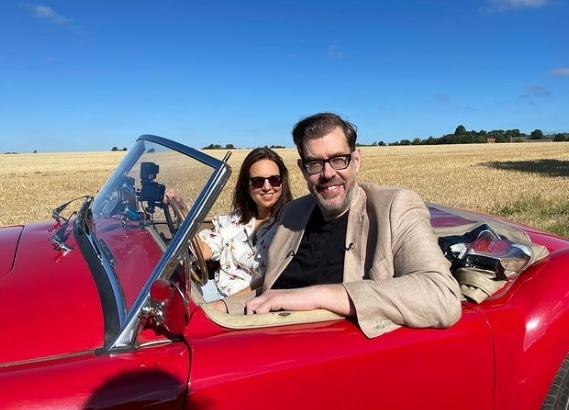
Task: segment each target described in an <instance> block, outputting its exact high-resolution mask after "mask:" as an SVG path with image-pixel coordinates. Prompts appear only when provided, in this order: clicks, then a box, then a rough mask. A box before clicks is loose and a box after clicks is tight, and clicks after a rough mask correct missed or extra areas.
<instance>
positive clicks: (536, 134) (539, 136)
mask: <svg viewBox="0 0 569 410" xmlns="http://www.w3.org/2000/svg"><path fill="white" fill-rule="evenodd" d="M529 137H530V139H532V140H540V139H543V138H544V136H543V132H542V131H541V130H538V129H536V130H533V131H532V132H531V134H530V135H529Z"/></svg>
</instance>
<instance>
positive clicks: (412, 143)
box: [411, 138, 421, 145]
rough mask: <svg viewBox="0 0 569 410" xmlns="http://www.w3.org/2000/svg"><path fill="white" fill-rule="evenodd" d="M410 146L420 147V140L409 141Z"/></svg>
mask: <svg viewBox="0 0 569 410" xmlns="http://www.w3.org/2000/svg"><path fill="white" fill-rule="evenodd" d="M411 145H421V139H420V138H414V139H413V141H411Z"/></svg>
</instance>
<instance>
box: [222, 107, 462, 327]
mask: <svg viewBox="0 0 569 410" xmlns="http://www.w3.org/2000/svg"><path fill="white" fill-rule="evenodd" d="M356 138H357V133H356V128H355V126H353V125H352V124H351V123H349V122H347V121H344V120H343V119H342V118H340V117H339V116H338V115H336V114H331V113H320V114H316V115H313V116H310V117H308V118H305V119H303V120H301V121H300V122H299V123H297V124H296V125H295V127H294V129H293V139H294V142H295V144H296V147H297V149H298V153H299V155H300V159H299V160H298V166H299V168H300V170H301V171H302V174H303V176H304V178H305V180H306V183H307V185H308V189H309V191H310V195H306V196H304V197H301V198H298V199H297V200H294V201H292V202H290V203H289V204H287V205H286V206H285V207H284V208H283V210H282V212H281V215H280V218H279V222H278V228H277V231H276V233H275V236H274V239H273V241H272V242H271V245H270V248H269V255H268V260H267V270H266V274H265V278H264V284H263V287H262V293H260V292H257V293H260V295H258V296H256V297H255V294H254V293H253V292H250V293H248V294H246V295H236V297H233V296H230V297H227V298H225V299H224V300H223V302H221V303H222V304H221V305H219V304H218V305H217V306H216V307H217V308H220V309H222V310H224V311H225V310H226V311H227V312H228V313H232V314H233V313H241V314H242V313H243V312H245V313H246V314H256V313H257V314H258V313H266V312H270V311H278V310H311V309H318V308H321V309H327V310H330V311H332V312H334V313H337V314H339V315H343V316H348V317H356V318H357V321H358V324H359V326H360V328H361V329H362V331H363V332H364V334H365V335H366V336H368V337H375V336H378V335H380V334H382V333H385V332H387V331H390V330H393V329H395V328H397V327H399V326H401V325H406V326H411V327H440V328H442V327H448V326H450V325H452V324H454V323H455V322H456V321H457V320H458V319H459V317H460V314H461V303H460V300H461V294H460V288H459V285H458V283H457V282H456V280H455V279H454V278H453V277H452V275H451V273H450V270H449V268H450V263H449V262H448V261H447V260H446V258H445V257H444V256H443V254H442V252H441V250H440V248H439V246H438V244H437V240H436V238H435V236H434V235H433V232H432V229H431V225H430V215H429V212H428V210H427V208H426V207H425V204H424V202H423V201H422V200H421V198H420V197H419V195H418V194H416V193H415V192H413V191H410V190H406V189H398V188H384V187H380V186H378V185H375V184H366V183H361V184H360V183H358V182H357V181H356V175H357V173H358V170H359V168H360V165H361V152H360V150H359V149H357V148H356Z"/></svg>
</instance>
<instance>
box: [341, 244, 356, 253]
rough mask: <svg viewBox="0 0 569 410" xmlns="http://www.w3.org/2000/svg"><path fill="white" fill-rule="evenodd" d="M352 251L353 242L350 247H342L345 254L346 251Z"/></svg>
mask: <svg viewBox="0 0 569 410" xmlns="http://www.w3.org/2000/svg"><path fill="white" fill-rule="evenodd" d="M352 249H354V243H353V242H350V244H349V245H344V246H342V250H343V251H344V252H345V251H350V250H352Z"/></svg>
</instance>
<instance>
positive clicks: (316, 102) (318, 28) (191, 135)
mask: <svg viewBox="0 0 569 410" xmlns="http://www.w3.org/2000/svg"><path fill="white" fill-rule="evenodd" d="M568 21H569V0H453V1H450V0H431V1H427V0H399V1H382V0H345V1H339V0H305V1H302V0H286V1H285V0H264V1H260V0H240V1H229V0H221V1H219V0H208V1H186V0H170V1H168V0H164V1H150V0H137V1H134V0H128V1H127V0H124V1H120V0H117V1H113V2H111V1H94V0H82V1H77V0H54V1H49V0H46V1H45V2H42V3H36V2H33V1H32V2H20V1H9V0H5V1H2V2H1V3H0V36H1V38H2V40H1V41H0V152H32V151H34V150H37V151H39V152H59V151H107V150H110V149H111V148H112V147H113V146H117V147H119V148H123V147H127V148H129V147H130V146H131V145H132V144H133V142H134V140H135V139H136V137H137V136H139V135H140V134H145V133H149V134H156V135H160V136H164V137H167V138H172V139H174V140H177V141H180V142H182V143H185V144H187V145H190V146H193V147H196V148H202V147H204V146H206V145H209V144H211V143H216V144H221V145H225V144H234V145H235V146H236V147H239V148H247V147H256V146H260V145H284V146H288V147H292V139H291V136H290V130H291V128H292V126H293V125H294V123H295V122H296V121H298V120H299V119H301V118H303V117H305V116H307V115H310V114H313V113H316V112H321V111H333V112H336V113H338V114H340V115H342V116H343V117H344V118H346V119H348V120H350V121H351V122H353V123H355V124H356V126H357V127H358V134H359V139H358V141H359V142H361V143H365V144H368V143H372V142H374V141H376V142H377V141H385V142H392V141H399V140H401V139H402V138H407V139H413V138H421V139H423V138H428V137H429V136H433V137H440V136H442V135H444V134H447V133H452V132H454V130H455V129H456V127H457V126H458V125H464V126H465V127H466V129H467V130H477V131H479V130H487V131H488V130H493V129H513V128H517V129H519V130H520V131H522V132H525V133H528V134H529V133H531V131H533V130H534V129H541V130H542V131H543V132H544V133H556V132H569V24H568Z"/></svg>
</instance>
